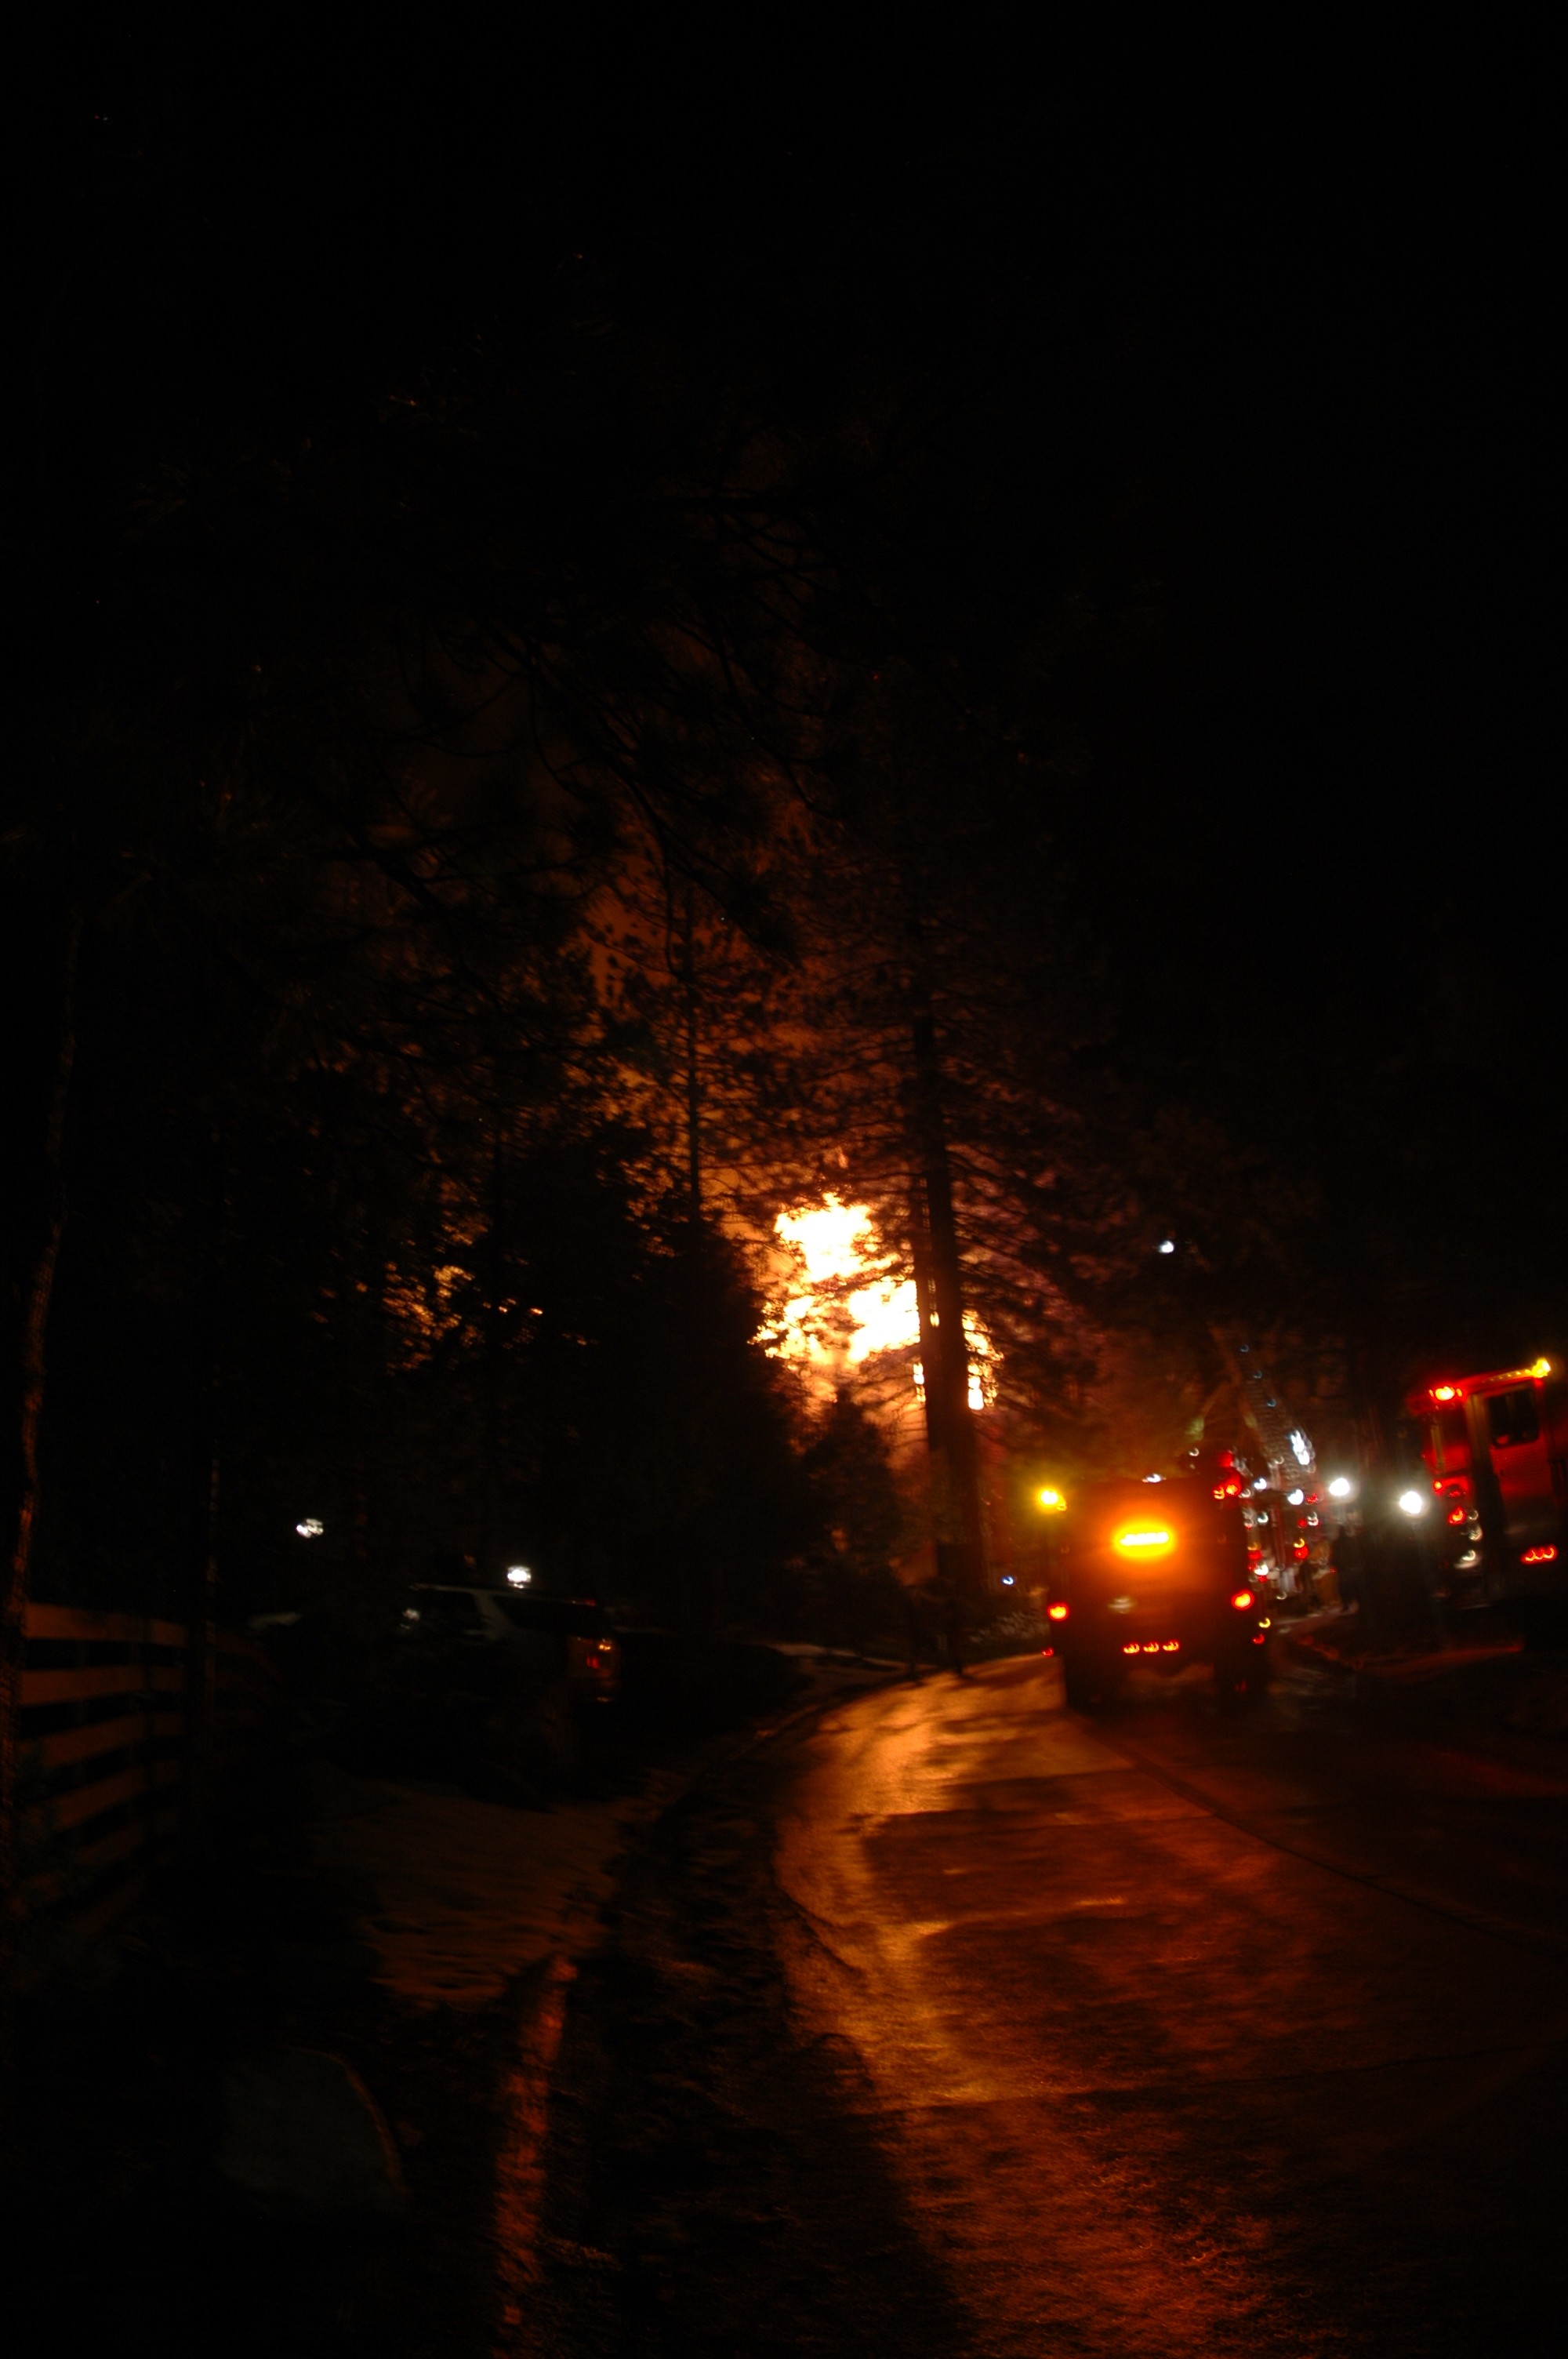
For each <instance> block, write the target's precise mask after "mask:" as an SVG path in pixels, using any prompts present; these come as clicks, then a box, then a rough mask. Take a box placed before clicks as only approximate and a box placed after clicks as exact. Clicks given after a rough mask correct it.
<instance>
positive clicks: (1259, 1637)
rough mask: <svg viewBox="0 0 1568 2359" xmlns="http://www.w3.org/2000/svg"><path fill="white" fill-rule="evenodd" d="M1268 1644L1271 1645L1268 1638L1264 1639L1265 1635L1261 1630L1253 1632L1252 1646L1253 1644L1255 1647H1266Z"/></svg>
mask: <svg viewBox="0 0 1568 2359" xmlns="http://www.w3.org/2000/svg"><path fill="white" fill-rule="evenodd" d="M1268 1643H1269V1641H1268V1640H1267V1638H1265V1637H1264V1636H1263V1633H1262V1632H1261V1630H1255V1631H1254V1632H1253V1634H1252V1644H1253V1645H1254V1646H1255V1647H1266V1646H1267V1645H1268Z"/></svg>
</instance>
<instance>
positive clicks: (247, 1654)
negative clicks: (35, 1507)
mask: <svg viewBox="0 0 1568 2359" xmlns="http://www.w3.org/2000/svg"><path fill="white" fill-rule="evenodd" d="M209 1660H210V1664H211V1678H212V1693H211V1714H210V1720H209V1716H208V1715H206V1714H204V1715H203V1719H204V1721H209V1725H210V1730H211V1766H212V1767H213V1769H214V1770H215V1771H216V1772H218V1773H219V1774H222V1770H223V1769H224V1768H225V1767H230V1766H232V1762H233V1760H234V1758H235V1756H236V1755H237V1754H238V1753H239V1752H241V1751H242V1750H243V1745H244V1743H245V1738H246V1735H247V1733H248V1732H251V1731H254V1729H256V1728H258V1727H259V1726H260V1725H261V1724H262V1723H263V1722H264V1721H265V1718H266V1716H267V1714H268V1712H270V1711H271V1710H273V1709H275V1708H276V1691H277V1681H276V1673H275V1672H274V1670H273V1668H272V1665H271V1664H270V1663H269V1661H268V1660H267V1658H266V1656H265V1653H264V1652H263V1650H262V1649H261V1647H258V1646H257V1645H256V1644H255V1642H254V1640H253V1639H250V1638H246V1637H243V1636H238V1635H237V1634H234V1633H231V1632H228V1631H220V1632H216V1633H214V1634H213V1637H212V1642H211V1655H210V1658H209ZM189 1662H190V1633H189V1630H188V1629H187V1628H186V1627H185V1625H183V1624H181V1623H178V1622H163V1621H158V1620H156V1619H153V1618H150V1617H147V1616H144V1615H142V1614H93V1613H89V1612H86V1611H84V1610H83V1609H81V1608H80V1607H77V1606H70V1605H38V1604H32V1605H29V1606H28V1608H27V1662H26V1667H25V1669H24V1670H23V1673H22V1693H21V1707H22V1726H21V1740H22V1757H23V1765H24V1767H23V1776H24V1781H25V1783H24V1813H25V1815H24V1824H23V1850H24V1875H25V1878H26V1883H25V1887H24V1888H25V1892H26V1900H27V1911H28V1914H29V1915H38V1914H40V1913H43V1912H58V1913H60V1914H63V1915H66V1916H68V1917H69V1918H70V1921H71V1924H72V1926H73V1928H74V1929H75V1930H77V1931H79V1932H81V1933H86V1934H91V1933H92V1932H94V1931H97V1930H101V1929H102V1928H103V1926H104V1925H106V1924H107V1923H109V1922H110V1921H111V1919H113V1918H114V1917H115V1916H117V1915H118V1914H119V1913H120V1911H121V1910H122V1909H123V1908H127V1907H128V1906H129V1905H130V1904H131V1903H132V1901H134V1900H135V1898H136V1897H138V1896H139V1895H140V1894H141V1892H142V1891H144V1890H145V1888H146V1879H147V1875H148V1874H149V1872H150V1870H151V1869H152V1868H153V1867H154V1866H155V1865H156V1864H157V1861H158V1860H159V1859H160V1858H163V1857H167V1855H168V1853H169V1851H170V1850H171V1849H172V1847H173V1845H174V1843H175V1842H176V1841H177V1839H178V1833H179V1828H180V1821H181V1815H182V1811H183V1808H184V1804H185V1799H186V1792H187V1787H188V1778H187V1770H188V1767H189V1757H190V1745H191V1738H192V1733H193V1732H192V1729H191V1725H190V1721H189V1712H188V1705H189V1697H188V1693H187V1688H188V1679H189Z"/></svg>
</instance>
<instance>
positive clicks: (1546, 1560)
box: [1519, 1548, 1557, 1564]
mask: <svg viewBox="0 0 1568 2359" xmlns="http://www.w3.org/2000/svg"><path fill="white" fill-rule="evenodd" d="M1556 1561H1557V1550H1556V1549H1554V1548H1535V1549H1526V1550H1525V1552H1524V1554H1523V1555H1522V1556H1521V1557H1520V1559H1519V1562H1520V1564H1555V1563H1556Z"/></svg>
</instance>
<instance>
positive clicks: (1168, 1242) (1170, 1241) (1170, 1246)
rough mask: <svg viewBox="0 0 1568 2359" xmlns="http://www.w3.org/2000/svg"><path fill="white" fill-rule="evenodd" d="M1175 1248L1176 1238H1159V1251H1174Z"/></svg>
mask: <svg viewBox="0 0 1568 2359" xmlns="http://www.w3.org/2000/svg"><path fill="white" fill-rule="evenodd" d="M1175 1250H1176V1240H1175V1238H1174V1237H1162V1238H1161V1240H1160V1251H1161V1252H1162V1253H1174V1252H1175Z"/></svg>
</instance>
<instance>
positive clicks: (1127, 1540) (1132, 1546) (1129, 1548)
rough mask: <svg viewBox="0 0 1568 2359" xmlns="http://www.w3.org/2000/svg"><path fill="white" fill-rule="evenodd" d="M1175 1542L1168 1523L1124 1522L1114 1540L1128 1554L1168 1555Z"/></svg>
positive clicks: (1117, 1546)
mask: <svg viewBox="0 0 1568 2359" xmlns="http://www.w3.org/2000/svg"><path fill="white" fill-rule="evenodd" d="M1175 1544H1176V1535H1175V1533H1174V1532H1173V1531H1172V1530H1171V1528H1170V1527H1169V1526H1168V1525H1166V1524H1124V1525H1123V1526H1122V1527H1121V1529H1120V1531H1119V1532H1118V1533H1117V1535H1116V1537H1115V1538H1114V1540H1113V1541H1112V1546H1113V1547H1115V1548H1119V1549H1121V1551H1122V1553H1123V1554H1124V1555H1126V1556H1167V1555H1169V1553H1170V1551H1171V1549H1173V1548H1174V1546H1175Z"/></svg>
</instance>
